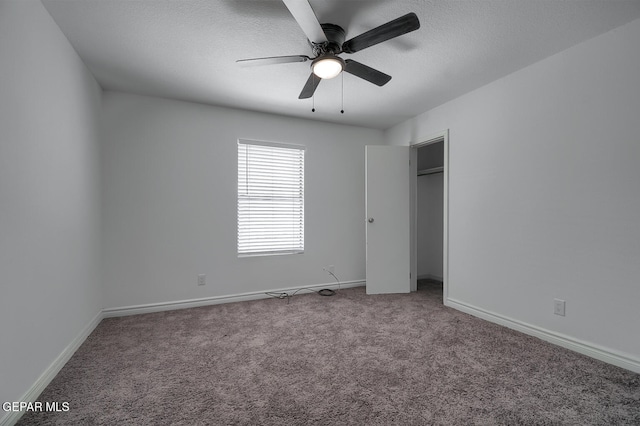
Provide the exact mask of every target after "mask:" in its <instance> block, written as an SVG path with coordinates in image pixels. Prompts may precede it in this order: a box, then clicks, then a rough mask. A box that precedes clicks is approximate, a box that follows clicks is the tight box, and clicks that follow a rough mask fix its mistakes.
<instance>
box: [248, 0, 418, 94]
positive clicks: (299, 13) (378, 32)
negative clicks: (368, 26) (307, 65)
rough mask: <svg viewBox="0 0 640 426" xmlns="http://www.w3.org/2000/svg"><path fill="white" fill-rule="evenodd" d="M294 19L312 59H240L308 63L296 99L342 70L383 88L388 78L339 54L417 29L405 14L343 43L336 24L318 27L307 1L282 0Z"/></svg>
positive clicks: (415, 20) (250, 62)
mask: <svg viewBox="0 0 640 426" xmlns="http://www.w3.org/2000/svg"><path fill="white" fill-rule="evenodd" d="M283 2H284V4H285V6H286V7H287V8H288V9H289V12H291V14H292V15H293V18H294V19H295V20H296V21H297V22H298V25H300V28H301V29H302V31H303V32H304V34H305V35H306V36H307V38H308V39H309V43H310V44H311V49H312V51H313V55H314V57H309V56H306V55H292V56H272V57H268V58H254V59H240V60H238V61H236V62H237V63H238V64H240V65H271V64H284V63H290V62H307V61H311V71H312V72H311V75H310V76H309V78H308V79H307V82H306V84H305V85H304V87H303V88H302V92H300V96H298V99H307V98H310V97H311V96H313V93H314V92H315V90H316V88H317V87H318V84H320V81H321V80H323V79H329V78H334V77H336V76H338V75H339V74H340V73H341V72H342V71H345V72H348V73H349V74H353V75H355V76H356V77H360V78H362V79H364V80H367V81H368V82H371V83H373V84H375V85H377V86H384V85H385V84H387V83H388V82H389V80H391V76H390V75H387V74H385V73H383V72H381V71H378V70H376V69H373V68H371V67H369V66H367V65H364V64H361V63H360V62H356V61H354V60H352V59H342V58H341V57H340V56H338V55H340V54H341V53H347V54H349V53H355V52H359V51H361V50H363V49H366V48H367V47H371V46H373V45H376V44H378V43H382V42H383V41H387V40H390V39H392V38H395V37H398V36H401V35H403V34H406V33H409V32H411V31H415V30H417V29H418V28H420V21H418V17H417V16H416V14H415V13H408V14H406V15H404V16H401V17H399V18H397V19H394V20H392V21H389V22H387V23H386V24H382V25H380V26H379V27H376V28H374V29H372V30H369V31H367V32H365V33H362V34H360V35H358V36H356V37H354V38H352V39H350V40H347V41H345V40H344V39H345V34H346V33H345V30H344V29H343V28H342V27H340V26H338V25H335V24H321V23H320V22H319V21H318V18H317V17H316V15H315V13H314V12H313V9H311V5H310V4H309V2H308V0H283Z"/></svg>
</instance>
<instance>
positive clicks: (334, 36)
mask: <svg viewBox="0 0 640 426" xmlns="http://www.w3.org/2000/svg"><path fill="white" fill-rule="evenodd" d="M320 26H321V27H322V31H324V34H325V36H326V37H327V41H324V42H322V43H314V42H312V41H309V44H311V49H312V50H313V54H314V56H316V57H317V56H325V55H337V54H339V53H341V52H342V44H343V43H344V39H345V35H346V33H345V31H344V29H343V28H342V27H341V26H339V25H335V24H320Z"/></svg>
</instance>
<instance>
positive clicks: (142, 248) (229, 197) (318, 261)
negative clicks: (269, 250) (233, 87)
mask: <svg viewBox="0 0 640 426" xmlns="http://www.w3.org/2000/svg"><path fill="white" fill-rule="evenodd" d="M103 113H104V116H103V118H104V120H103V129H104V133H103V135H104V144H103V150H102V160H103V162H102V166H103V184H104V185H103V219H104V220H103V225H104V227H103V235H104V245H103V250H104V263H105V274H104V294H105V307H107V308H111V307H123V306H132V305H139V304H147V303H157V302H166V301H177V300H185V299H194V298H202V297H210V296H218V295H233V294H239V293H244V292H254V291H263V290H269V289H274V288H284V287H297V286H305V285H311V284H320V283H330V282H332V281H333V278H332V277H331V276H329V275H328V274H327V273H326V272H324V271H323V270H322V267H323V266H327V265H335V272H336V275H337V276H338V277H339V278H340V279H341V280H343V281H348V280H363V279H364V278H365V266H364V261H365V246H364V241H365V239H364V232H365V226H364V225H365V223H364V146H365V145H366V144H381V143H383V134H382V132H381V131H377V130H369V129H363V128H358V127H350V126H342V125H335V124H327V123H320V122H313V121H308V120H302V119H292V118H284V117H279V116H273V115H266V114H260V113H252V112H246V111H239V110H231V109H225V108H218V107H211V106H205V105H199V104H193V103H187V102H179V101H171V100H165V99H159V98H152V97H143V96H137V95H130V94H123V93H116V92H105V93H104V96H103ZM238 138H246V139H258V140H269V141H277V142H285V143H296V144H304V145H305V146H306V147H307V150H306V153H305V180H306V181H305V234H306V235H305V253H304V254H302V255H288V256H269V257H252V258H241V259H238V257H237V255H236V188H237V139H238ZM198 274H206V275H207V285H205V286H202V287H199V286H197V285H196V281H197V275H198Z"/></svg>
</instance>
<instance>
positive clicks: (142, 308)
mask: <svg viewBox="0 0 640 426" xmlns="http://www.w3.org/2000/svg"><path fill="white" fill-rule="evenodd" d="M364 285H365V281H364V280H355V281H341V282H340V284H339V285H338V283H328V284H315V285H309V286H304V287H303V288H309V289H314V290H320V289H323V288H330V289H334V290H335V289H337V288H338V287H340V288H350V287H361V286H364ZM299 288H300V287H290V288H281V289H276V290H264V291H252V292H249V293H239V294H230V295H225V296H212V297H203V298H200V299H189V300H177V301H173V302H161V303H149V304H145V305H133V306H123V307H119V308H108V309H103V310H102V313H103V315H104V318H111V317H122V316H127V315H138V314H148V313H152V312H162V311H172V310H175V309H187V308H197V307H199V306H209V305H217V304H220V303H232V302H242V301H245V300H257V299H266V298H269V297H271V296H269V295H267V294H266V293H293V292H294V291H296V290H298V289H299ZM303 292H304V290H303V291H301V292H300V293H298V294H304V293H303Z"/></svg>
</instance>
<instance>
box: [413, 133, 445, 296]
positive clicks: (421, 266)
mask: <svg viewBox="0 0 640 426" xmlns="http://www.w3.org/2000/svg"><path fill="white" fill-rule="evenodd" d="M411 146H412V148H414V149H412V150H411V151H412V152H411V166H412V167H411V173H412V177H411V186H412V187H413V188H411V189H412V191H411V192H412V208H411V212H412V231H411V236H412V240H413V241H412V259H411V260H412V262H411V263H412V265H411V269H412V276H413V277H415V278H416V279H415V280H413V279H412V282H411V284H412V291H417V290H419V291H429V292H432V293H437V294H438V295H441V296H442V298H443V302H445V303H446V298H447V262H448V259H447V244H448V241H447V239H448V238H447V237H448V232H447V229H448V225H447V222H448V221H447V215H448V209H447V203H448V200H447V198H448V197H447V193H448V132H443V133H441V134H439V135H437V136H436V137H434V138H431V139H428V140H426V141H424V142H421V143H417V144H413V145H411Z"/></svg>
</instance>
